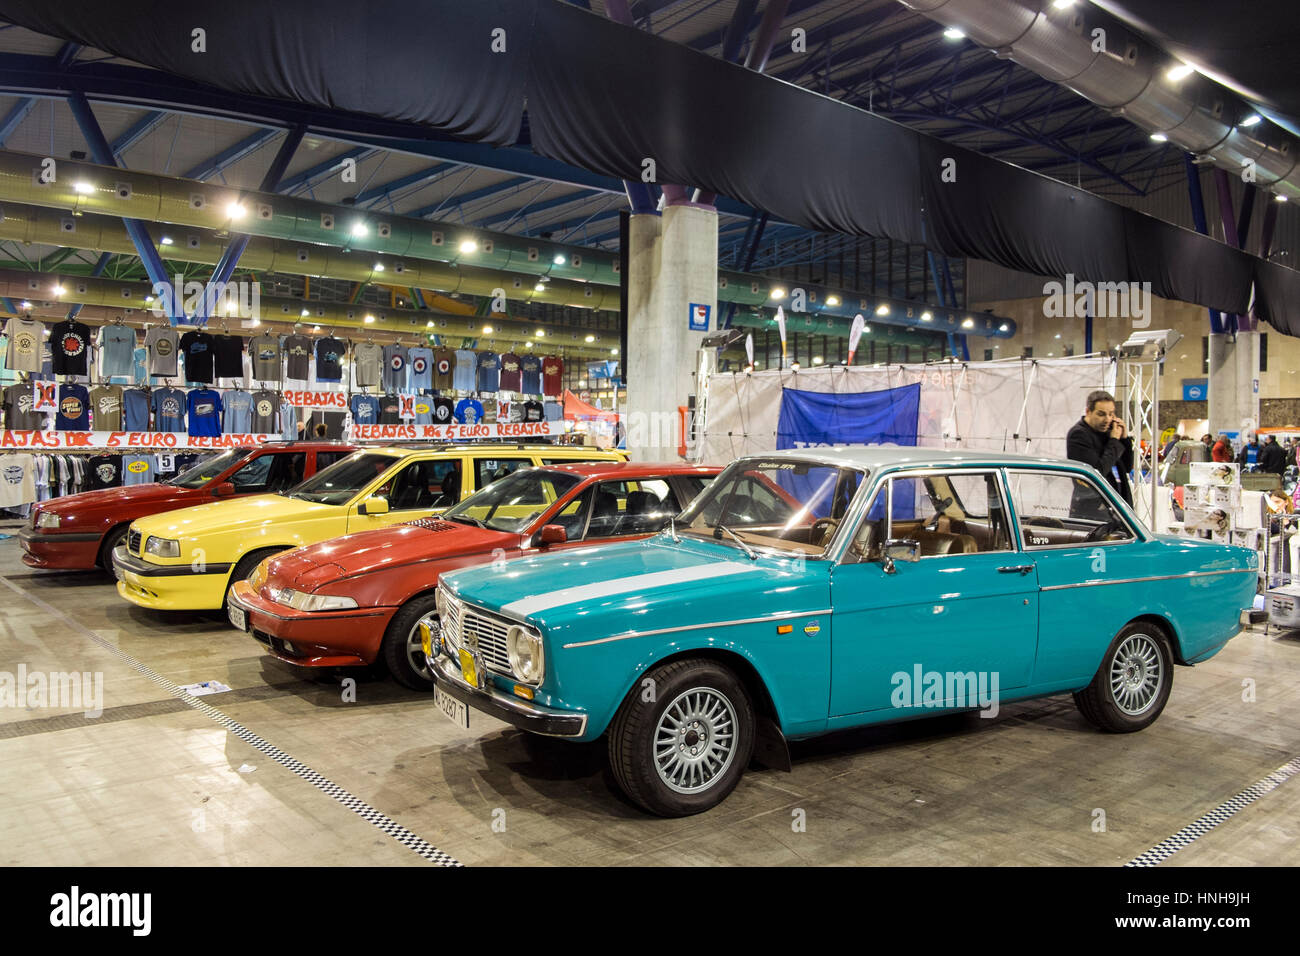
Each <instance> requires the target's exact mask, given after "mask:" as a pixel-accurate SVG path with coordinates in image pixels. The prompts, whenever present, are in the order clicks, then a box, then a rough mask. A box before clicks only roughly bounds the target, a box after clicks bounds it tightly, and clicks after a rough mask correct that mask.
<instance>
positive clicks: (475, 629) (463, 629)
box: [439, 598, 515, 678]
mask: <svg viewBox="0 0 1300 956" xmlns="http://www.w3.org/2000/svg"><path fill="white" fill-rule="evenodd" d="M439 623H440V624H441V625H442V636H443V638H444V639H445V640H446V641H447V642H448V643H449V644H451V646H452V648H453V649H455V650H459V649H460V648H462V647H465V646H466V641H467V640H469V639H471V638H473V639H474V640H475V641H477V643H478V650H479V656H480V657H482V659H483V666H484V667H486V668H487V669H488V670H490V671H493V672H494V673H497V674H502V675H504V676H506V677H510V678H513V677H514V676H515V673H514V671H513V670H512V669H511V667H510V653H509V651H507V650H506V631H508V630H509V629H510V627H511V623H510V622H509V621H506V620H505V619H503V618H499V617H497V616H495V615H493V614H489V613H488V612H487V611H484V610H481V609H480V608H476V607H474V606H472V605H468V604H465V603H464V602H462V601H458V600H456V599H455V598H450V599H449V600H448V601H447V618H446V620H444V621H441V622H439Z"/></svg>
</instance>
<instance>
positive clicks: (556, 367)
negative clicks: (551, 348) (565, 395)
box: [542, 355, 564, 395]
mask: <svg viewBox="0 0 1300 956" xmlns="http://www.w3.org/2000/svg"><path fill="white" fill-rule="evenodd" d="M563 378H564V360H563V359H561V358H557V357H556V356H554V355H548V356H546V358H544V359H542V394H543V395H559V394H560V392H561V391H563V388H564V386H563V385H562V384H561V382H562V380H563Z"/></svg>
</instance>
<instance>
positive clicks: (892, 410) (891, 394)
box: [776, 383, 921, 448]
mask: <svg viewBox="0 0 1300 956" xmlns="http://www.w3.org/2000/svg"><path fill="white" fill-rule="evenodd" d="M920 414H921V386H920V384H919V383H918V384H916V385H904V386H902V387H900V388H886V389H882V390H881V391H878V392H840V393H834V392H802V391H800V390H798V389H795V388H787V389H785V390H784V391H783V392H782V393H781V415H780V418H778V419H777V425H776V447H777V448H808V447H810V446H816V445H885V444H889V445H915V444H916V431H917V423H918V420H919V418H920Z"/></svg>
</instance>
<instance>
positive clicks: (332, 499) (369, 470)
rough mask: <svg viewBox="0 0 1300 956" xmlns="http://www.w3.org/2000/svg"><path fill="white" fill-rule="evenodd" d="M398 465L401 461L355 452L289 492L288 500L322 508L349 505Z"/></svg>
mask: <svg viewBox="0 0 1300 956" xmlns="http://www.w3.org/2000/svg"><path fill="white" fill-rule="evenodd" d="M398 461H401V459H400V458H396V457H394V456H393V455H376V454H373V453H371V452H364V451H358V452H354V453H353V454H351V455H349V456H348V457H347V458H344V459H343V460H342V461H336V462H335V463H334V464H332V465H330V466H329V467H328V468H326V469H325V470H324V471H318V472H316V474H314V475H312V476H311V477H310V478H308V479H307V480H306V481H304V482H303V483H302V484H300V485H299V486H298V487H297V488H294V489H293V490H292V491H291V492H289V497H290V498H301V499H302V500H303V501H311V502H314V503H316V504H322V505H343V504H347V503H348V502H349V501H351V500H352V498H353V496H354V495H356V493H357V492H358V491H360V490H361V489H362V488H364V487H366V485H368V484H370V483H371V482H372V481H374V480H375V479H376V478H378V477H379V476H380V474H382V473H383V472H384V471H386V470H387V469H388V468H389V467H390V466H391V465H393V463H394V462H398Z"/></svg>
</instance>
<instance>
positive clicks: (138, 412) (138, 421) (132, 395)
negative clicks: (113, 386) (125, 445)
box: [122, 388, 149, 432]
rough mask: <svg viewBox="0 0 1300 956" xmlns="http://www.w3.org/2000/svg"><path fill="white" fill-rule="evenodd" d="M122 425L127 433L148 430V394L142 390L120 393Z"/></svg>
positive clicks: (131, 389)
mask: <svg viewBox="0 0 1300 956" xmlns="http://www.w3.org/2000/svg"><path fill="white" fill-rule="evenodd" d="M122 425H123V427H124V428H125V429H126V431H129V432H147V431H148V430H149V393H148V392H147V391H145V390H144V389H143V388H128V389H127V390H126V391H125V392H123V393H122Z"/></svg>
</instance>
